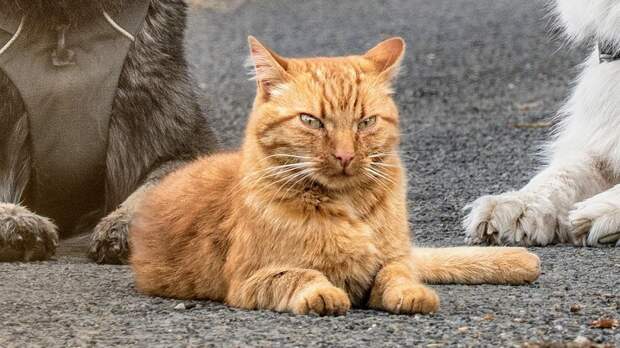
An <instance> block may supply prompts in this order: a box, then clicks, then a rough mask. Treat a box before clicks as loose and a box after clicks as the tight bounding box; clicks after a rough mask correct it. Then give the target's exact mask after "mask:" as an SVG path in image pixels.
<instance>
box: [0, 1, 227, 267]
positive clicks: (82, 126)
mask: <svg viewBox="0 0 620 348" xmlns="http://www.w3.org/2000/svg"><path fill="white" fill-rule="evenodd" d="M186 10H187V9H186V4H185V3H184V2H183V1H181V0H0V101H1V102H0V261H30V260H45V259H49V258H50V257H51V256H53V255H54V253H55V251H56V246H57V245H58V240H59V238H67V237H69V236H72V235H75V234H78V233H84V232H87V231H88V232H91V231H92V238H91V246H90V251H89V255H90V256H91V257H92V258H93V259H94V260H95V261H97V262H100V263H124V262H126V261H127V258H128V255H129V250H128V243H127V230H128V225H129V223H130V221H131V217H132V212H133V209H134V207H135V205H136V204H137V203H139V201H140V195H141V194H142V193H143V192H144V191H145V190H146V189H148V187H149V185H152V184H153V183H155V182H156V181H157V180H159V179H160V178H161V177H163V176H164V175H165V174H167V173H168V172H170V171H172V170H174V169H175V168H177V167H178V166H180V165H182V164H183V163H185V162H187V161H190V160H192V159H194V158H196V157H198V156H200V155H202V154H207V153H209V152H211V151H212V150H213V149H215V147H216V140H215V136H214V134H213V132H212V131H211V129H210V127H209V125H208V122H207V119H206V117H205V115H204V113H203V111H202V110H201V107H200V106H199V104H198V101H197V100H198V98H197V92H196V89H195V86H194V83H193V81H192V79H191V78H190V75H189V72H188V64H187V62H186V59H185V53H184V47H183V36H184V31H185V27H186Z"/></svg>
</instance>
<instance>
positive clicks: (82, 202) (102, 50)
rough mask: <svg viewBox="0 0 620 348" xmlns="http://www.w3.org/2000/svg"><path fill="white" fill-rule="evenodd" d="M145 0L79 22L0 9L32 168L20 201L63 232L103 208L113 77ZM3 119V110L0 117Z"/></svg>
mask: <svg viewBox="0 0 620 348" xmlns="http://www.w3.org/2000/svg"><path fill="white" fill-rule="evenodd" d="M149 4H150V0H134V1H128V2H127V4H126V5H125V7H124V8H123V9H122V11H119V13H118V15H115V16H114V17H115V18H112V16H110V15H109V14H108V13H105V12H103V13H102V14H101V16H99V17H98V18H96V19H93V20H92V21H91V22H88V23H85V24H83V25H80V26H79V27H69V26H61V27H57V28H53V29H50V30H43V29H42V28H40V26H39V27H38V25H37V22H36V20H35V19H29V18H28V17H27V14H26V17H23V18H13V17H12V16H9V15H8V14H3V13H2V9H0V70H2V71H3V72H4V73H5V74H6V75H7V76H8V78H9V79H10V80H11V81H12V82H13V84H14V85H15V86H16V87H17V89H18V90H19V92H20V94H21V97H22V99H23V102H24V104H25V106H26V110H27V116H28V123H29V136H30V138H29V139H30V144H31V151H32V153H31V158H32V167H33V170H34V174H33V177H32V179H31V180H32V181H31V185H30V187H29V190H28V194H27V195H26V196H27V197H26V202H25V204H26V205H27V206H28V207H29V208H30V209H32V210H34V211H35V212H37V213H39V214H41V215H44V216H48V217H51V218H52V219H54V220H55V222H56V223H57V224H58V225H59V227H60V228H61V229H62V230H64V231H66V232H69V231H68V229H72V228H73V227H74V225H75V223H76V222H77V220H78V219H79V218H80V217H82V216H83V215H84V214H86V213H88V212H90V211H93V210H95V209H97V208H100V207H102V205H103V200H104V182H105V181H104V180H105V162H106V152H107V145H108V128H109V121H110V114H111V111H112V103H113V100H114V97H115V95H116V91H117V87H118V80H119V76H120V73H121V70H122V68H123V65H124V62H125V59H126V57H127V53H128V52H129V49H130V48H131V46H132V42H133V40H134V35H136V34H137V33H138V31H139V30H140V28H141V26H142V23H143V22H144V21H145V18H146V15H147V12H148V8H149ZM0 117H2V115H0Z"/></svg>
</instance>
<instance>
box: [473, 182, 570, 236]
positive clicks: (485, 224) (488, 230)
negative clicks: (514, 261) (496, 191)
mask: <svg viewBox="0 0 620 348" xmlns="http://www.w3.org/2000/svg"><path fill="white" fill-rule="evenodd" d="M465 208H466V209H469V210H470V212H469V214H468V215H467V216H466V217H465V219H464V220H463V226H464V227H465V233H466V238H465V240H466V241H467V242H468V243H469V244H496V245H524V246H528V245H547V244H549V243H552V242H553V241H554V239H555V236H556V235H557V232H558V229H559V228H560V226H559V222H558V214H557V210H556V208H555V207H554V206H553V204H552V203H551V201H549V200H548V199H547V198H545V197H540V196H536V195H534V194H531V193H524V192H518V191H517V192H507V193H504V194H501V195H496V196H483V197H480V198H478V199H477V200H476V201H474V202H473V203H471V204H469V205H467V206H466V207H465Z"/></svg>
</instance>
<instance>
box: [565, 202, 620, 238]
mask: <svg viewBox="0 0 620 348" xmlns="http://www.w3.org/2000/svg"><path fill="white" fill-rule="evenodd" d="M568 220H569V221H570V223H571V226H572V229H571V237H572V239H573V243H574V244H575V245H578V246H613V245H616V246H620V207H619V206H617V205H616V202H604V201H597V200H587V201H584V202H581V203H577V204H576V205H575V207H574V209H573V210H571V211H570V213H569V214H568Z"/></svg>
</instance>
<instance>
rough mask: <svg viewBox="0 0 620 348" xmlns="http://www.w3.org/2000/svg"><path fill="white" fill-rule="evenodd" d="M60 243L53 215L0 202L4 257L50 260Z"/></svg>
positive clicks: (0, 241) (0, 240)
mask: <svg viewBox="0 0 620 348" xmlns="http://www.w3.org/2000/svg"><path fill="white" fill-rule="evenodd" d="M57 246H58V231H57V227H56V225H54V223H53V222H52V221H51V220H50V219H48V218H45V217H43V216H39V215H37V214H35V213H32V212H30V211H29V210H28V209H26V208H24V207H22V206H19V205H14V204H8V203H0V261H39V260H47V259H49V258H50V257H52V256H53V255H54V253H55V252H56V247H57Z"/></svg>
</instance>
